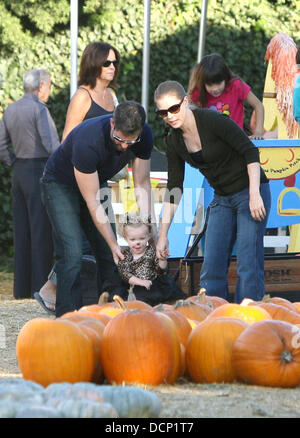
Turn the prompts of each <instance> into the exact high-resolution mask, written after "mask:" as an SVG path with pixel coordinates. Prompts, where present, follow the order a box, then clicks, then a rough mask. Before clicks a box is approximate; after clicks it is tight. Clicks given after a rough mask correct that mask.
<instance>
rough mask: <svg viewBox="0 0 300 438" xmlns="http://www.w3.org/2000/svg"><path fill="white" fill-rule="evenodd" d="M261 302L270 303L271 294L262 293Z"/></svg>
mask: <svg viewBox="0 0 300 438" xmlns="http://www.w3.org/2000/svg"><path fill="white" fill-rule="evenodd" d="M262 302H263V303H270V302H271V295H269V294H266V295H264V297H263V299H262Z"/></svg>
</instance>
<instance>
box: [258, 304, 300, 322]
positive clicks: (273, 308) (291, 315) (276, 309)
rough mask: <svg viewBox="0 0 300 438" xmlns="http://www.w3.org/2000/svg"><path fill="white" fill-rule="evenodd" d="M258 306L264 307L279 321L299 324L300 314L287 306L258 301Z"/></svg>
mask: <svg viewBox="0 0 300 438" xmlns="http://www.w3.org/2000/svg"><path fill="white" fill-rule="evenodd" d="M258 305H259V307H261V308H262V309H265V310H266V311H267V312H268V313H269V314H270V315H271V317H272V319H276V320H279V321H286V322H290V323H291V324H300V315H299V313H298V312H293V311H291V310H289V309H288V308H287V307H284V306H281V305H279V304H275V303H271V302H268V303H259V304H258Z"/></svg>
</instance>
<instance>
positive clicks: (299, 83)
mask: <svg viewBox="0 0 300 438" xmlns="http://www.w3.org/2000/svg"><path fill="white" fill-rule="evenodd" d="M293 114H294V119H295V120H297V122H298V123H300V74H299V75H298V76H297V78H296V82H295V85H294V91H293Z"/></svg>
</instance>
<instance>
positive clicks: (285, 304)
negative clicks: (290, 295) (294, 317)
mask: <svg viewBox="0 0 300 438" xmlns="http://www.w3.org/2000/svg"><path fill="white" fill-rule="evenodd" d="M262 302H263V303H273V304H279V305H280V306H283V307H286V308H287V309H289V310H291V311H293V312H298V309H297V307H296V306H295V305H294V304H293V303H291V301H289V300H287V299H286V298H281V297H271V296H270V295H265V296H264V297H263V299H262Z"/></svg>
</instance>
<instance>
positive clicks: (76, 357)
mask: <svg viewBox="0 0 300 438" xmlns="http://www.w3.org/2000/svg"><path fill="white" fill-rule="evenodd" d="M16 352H17V358H18V363H19V367H20V370H21V372H22V374H23V377H24V379H27V380H33V381H34V382H37V383H40V384H41V385H43V386H48V385H49V384H50V383H54V382H70V383H75V382H80V381H82V382H84V381H85V382H88V381H91V379H92V377H93V374H94V351H93V344H92V342H91V340H90V338H89V337H88V336H87V335H86V334H84V332H83V331H82V330H81V329H80V328H79V327H78V326H77V324H74V323H73V322H71V321H68V320H66V319H61V318H57V319H55V320H51V319H48V318H34V319H31V320H30V321H27V322H26V323H25V325H24V326H23V327H22V328H21V330H20V332H19V334H18V338H17V343H16Z"/></svg>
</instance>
